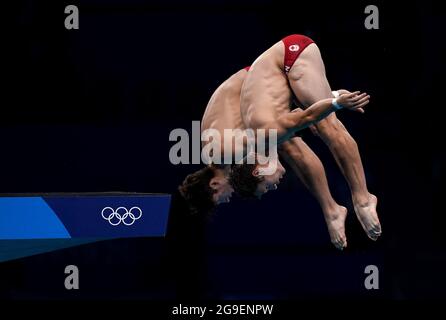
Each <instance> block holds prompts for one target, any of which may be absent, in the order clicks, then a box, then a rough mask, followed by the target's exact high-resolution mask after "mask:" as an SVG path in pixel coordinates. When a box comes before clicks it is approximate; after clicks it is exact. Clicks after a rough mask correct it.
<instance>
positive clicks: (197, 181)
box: [178, 166, 216, 214]
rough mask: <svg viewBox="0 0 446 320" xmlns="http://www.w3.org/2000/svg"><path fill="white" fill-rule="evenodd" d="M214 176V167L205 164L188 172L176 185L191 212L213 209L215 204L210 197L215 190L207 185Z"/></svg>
mask: <svg viewBox="0 0 446 320" xmlns="http://www.w3.org/2000/svg"><path fill="white" fill-rule="evenodd" d="M214 176H215V169H214V168H213V167H210V166H207V167H205V168H203V169H200V170H198V171H196V172H194V173H191V174H189V175H188V176H187V177H186V179H184V181H183V183H182V184H181V185H180V186H179V187H178V190H179V191H180V193H181V195H182V196H183V198H184V199H185V200H186V201H187V202H188V205H189V207H190V209H191V211H192V213H194V214H196V213H203V214H207V213H210V212H211V211H213V210H214V209H215V206H216V204H215V202H214V200H213V198H212V195H213V194H214V193H215V190H214V189H212V188H211V187H210V186H209V183H210V181H211V179H212V178H213V177H214Z"/></svg>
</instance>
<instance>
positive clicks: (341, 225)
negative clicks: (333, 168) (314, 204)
mask: <svg viewBox="0 0 446 320" xmlns="http://www.w3.org/2000/svg"><path fill="white" fill-rule="evenodd" d="M279 152H280V155H281V156H282V157H283V158H284V159H285V161H286V162H287V163H288V164H289V165H290V166H291V168H292V169H293V171H294V172H295V173H296V174H297V176H298V177H299V178H300V180H301V181H302V182H303V183H304V185H305V186H306V187H307V189H308V190H309V191H310V192H311V193H312V194H313V195H314V197H315V198H316V199H317V201H318V202H319V204H320V206H321V208H322V211H323V213H324V218H325V221H326V223H327V228H328V232H329V234H330V239H331V242H332V243H333V244H334V245H335V246H336V248H338V249H341V250H342V249H343V248H344V247H346V246H347V238H346V236H345V218H346V216H347V209H346V208H345V207H343V206H340V205H339V204H337V203H336V201H335V200H334V199H333V197H332V196H331V193H330V190H329V187H328V182H327V178H326V176H325V170H324V167H323V165H322V163H321V161H320V160H319V158H318V157H317V156H316V154H315V153H314V152H313V150H311V149H310V148H309V147H308V145H307V144H306V143H305V142H304V141H303V140H302V139H301V138H293V139H291V140H289V141H286V142H284V143H283V144H282V145H281V146H280V149H279Z"/></svg>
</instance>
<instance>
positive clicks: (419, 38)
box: [0, 0, 446, 299]
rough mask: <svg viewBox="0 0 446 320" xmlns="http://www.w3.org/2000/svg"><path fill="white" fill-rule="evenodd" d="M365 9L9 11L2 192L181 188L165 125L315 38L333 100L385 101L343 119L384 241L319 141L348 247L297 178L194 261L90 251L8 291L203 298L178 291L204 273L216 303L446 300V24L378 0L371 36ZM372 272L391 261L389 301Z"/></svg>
mask: <svg viewBox="0 0 446 320" xmlns="http://www.w3.org/2000/svg"><path fill="white" fill-rule="evenodd" d="M68 4H77V5H78V6H79V9H80V30H71V31H69V30H65V28H64V24H63V21H64V18H65V15H64V13H63V10H64V7H65V5H68ZM367 4H369V3H366V2H355V3H349V2H344V1H336V2H333V3H327V2H317V1H306V2H303V1H299V2H293V3H292V4H290V3H281V2H278V1H269V0H263V1H243V2H240V1H232V0H227V1H223V0H222V1H211V2H205V1H188V2H187V3H184V2H183V1H179V0H178V1H175V0H170V1H158V0H156V1H142V0H129V1H124V0H114V1H101V0H91V1H75V2H69V3H68V2H67V3H65V2H57V1H54V2H50V1H31V0H28V1H15V2H13V3H11V4H9V5H8V10H5V15H7V17H6V19H7V20H8V21H9V20H11V22H10V24H9V27H8V34H7V35H6V39H5V44H6V45H5V47H4V48H3V49H2V50H3V51H4V52H5V53H6V55H7V60H4V61H3V62H4V64H5V70H7V71H6V74H5V75H4V80H6V81H5V82H4V83H3V90H2V98H3V100H2V101H4V103H3V104H2V105H3V107H2V111H1V112H2V113H1V117H0V136H1V137H2V144H1V146H2V157H1V158H0V167H1V169H2V175H1V177H2V178H1V181H0V191H1V192H8V193H11V192H53V191H54V192H87V191H111V190H113V191H137V192H173V191H174V190H175V189H176V187H177V185H178V184H179V183H180V182H181V181H182V180H183V179H184V177H185V175H186V174H188V173H190V172H192V171H194V170H197V169H198V168H200V166H195V165H182V166H174V165H172V164H171V163H170V162H169V158H168V154H169V148H170V147H171V146H172V143H171V142H169V141H168V136H169V132H170V131H171V130H172V129H174V128H186V129H188V130H190V128H191V121H192V120H200V119H201V116H202V112H203V110H204V108H205V106H206V104H207V101H208V99H209V98H210V96H211V94H212V92H213V91H214V90H215V88H216V87H217V86H218V85H219V84H220V83H221V82H222V81H224V80H225V79H226V78H227V77H229V76H230V75H231V74H232V73H234V72H235V71H237V70H239V69H240V68H242V67H244V66H246V65H249V64H250V63H251V62H252V61H253V60H254V59H255V58H256V57H257V56H258V55H259V54H261V53H262V52H263V51H264V50H266V49H267V48H269V47H270V46H271V45H272V44H274V43H275V42H276V41H278V40H279V39H280V38H281V37H283V36H285V35H288V34H292V33H303V34H306V35H309V36H310V37H312V38H313V39H314V40H315V41H316V43H317V44H318V45H319V47H320V48H321V52H322V55H323V58H324V61H325V64H326V69H327V75H328V79H329V81H330V83H331V86H332V87H333V88H334V89H335V88H347V89H352V90H353V89H354V90H356V89H357V90H366V91H367V92H368V93H370V95H371V97H372V100H371V103H370V105H369V106H368V109H367V111H366V114H365V115H360V114H355V113H348V112H341V113H340V114H339V117H340V118H341V119H342V121H343V122H344V124H345V125H346V127H347V128H348V130H349V131H350V132H351V134H352V135H353V137H354V138H355V139H356V141H357V142H358V144H359V148H360V151H361V155H362V159H363V163H364V166H365V170H366V175H367V179H368V184H369V189H370V191H371V192H373V193H375V194H376V195H377V196H378V198H379V201H380V202H379V207H378V209H379V214H380V218H381V221H382V226H383V231H384V235H383V237H382V238H381V239H380V240H379V242H377V243H372V242H371V241H369V240H368V239H367V238H366V236H365V234H364V233H363V231H362V229H361V227H360V225H359V223H358V222H357V221H356V219H355V217H354V212H353V210H352V206H351V200H350V197H349V192H348V187H347V184H346V182H345V181H344V179H343V177H342V176H341V174H340V172H339V170H338V169H337V167H336V165H335V162H334V160H333V158H332V156H331V155H330V153H329V152H328V149H327V148H326V147H325V145H323V143H322V142H321V141H319V140H318V139H316V138H314V137H312V136H311V135H310V134H308V133H307V134H305V135H304V139H306V141H308V143H309V144H310V146H311V147H312V148H314V150H315V151H316V153H317V154H318V155H319V156H320V157H321V159H322V160H323V163H324V165H325V168H326V171H327V175H328V180H329V183H330V187H331V190H332V192H333V195H334V197H335V199H336V200H338V202H339V203H341V204H343V205H346V206H347V207H348V208H349V212H350V215H349V217H348V221H347V236H348V239H349V248H348V250H347V251H346V252H343V253H339V252H336V251H335V249H334V248H332V246H331V245H330V243H329V238H328V233H327V231H326V229H325V228H326V227H325V224H324V221H323V217H322V213H321V210H320V209H319V207H318V205H317V203H316V201H315V200H314V199H313V198H312V197H311V196H310V194H309V193H308V192H307V191H306V190H305V188H304V187H303V185H302V184H301V183H300V182H299V181H298V179H297V178H296V177H295V176H294V175H293V174H292V173H291V170H290V169H289V168H288V171H289V173H288V174H287V177H286V179H285V181H284V182H283V183H282V185H281V186H280V188H279V190H278V191H276V192H271V193H270V194H268V195H267V196H265V197H264V199H263V200H262V201H261V202H257V201H249V202H245V201H241V200H239V199H235V200H234V202H233V203H231V204H230V205H224V206H221V208H219V209H218V212H217V213H216V215H215V217H214V218H213V219H212V221H211V222H210V223H208V225H207V227H206V231H207V241H206V245H205V247H204V249H202V250H204V251H203V252H204V253H203V252H201V253H197V252H196V251H195V249H194V246H192V245H191V246H190V247H187V248H188V250H190V252H191V253H190V255H189V258H187V256H188V255H187V253H188V251H187V250H186V251H185V252H184V251H183V256H181V257H182V258H184V259H183V260H181V259H177V260H175V259H174V260H169V259H170V258H166V257H167V255H168V254H167V253H166V251H165V249H166V246H167V245H166V243H165V241H164V240H163V239H139V240H114V241H110V242H103V243H98V244H93V245H86V246H83V247H79V248H72V249H67V250H64V251H60V252H54V253H51V254H46V255H43V256H37V257H32V258H27V259H22V260H19V261H15V262H10V263H7V264H2V265H1V266H0V280H1V281H2V282H1V284H2V285H1V288H2V291H1V292H0V295H1V296H3V297H5V298H12V299H17V298H22V297H28V298H46V297H49V298H54V297H63V298H100V297H112V298H134V297H136V298H140V297H142V298H145V297H153V298H162V297H169V298H171V297H176V296H177V293H178V292H179V291H181V290H185V291H187V288H190V291H191V292H192V291H200V290H201V289H200V290H198V289H197V290H195V289H196V288H195V287H193V284H191V283H188V282H187V281H186V282H185V283H183V280H184V279H183V278H187V277H188V276H189V275H190V273H192V274H194V276H193V277H192V276H191V279H198V280H197V281H201V283H202V285H203V287H204V288H205V289H203V290H201V291H200V292H199V293H200V294H203V292H204V295H205V296H208V297H217V298H224V297H225V298H254V299H255V298H301V297H334V296H337V297H344V296H347V297H391V298H410V297H436V296H444V295H445V289H444V288H445V285H446V282H445V281H444V278H443V277H441V276H440V271H441V270H442V267H443V265H444V262H445V252H444V244H445V240H444V237H443V234H444V231H443V228H442V226H443V224H442V215H440V214H438V215H434V214H433V213H434V209H433V207H434V205H435V204H436V203H438V202H436V201H439V199H440V198H439V197H440V192H439V191H436V190H437V189H436V187H439V186H440V185H441V181H442V177H444V159H445V157H444V151H443V150H442V149H441V148H440V146H441V144H440V137H441V134H440V132H441V128H442V126H441V118H440V116H439V113H440V112H441V111H440V110H439V109H440V108H441V107H442V106H439V105H438V104H432V103H431V102H430V101H431V100H429V98H433V96H432V93H433V92H436V91H437V92H441V88H440V83H441V81H440V80H442V75H443V71H444V63H442V62H441V63H440V57H443V56H444V53H445V52H444V44H443V39H444V34H443V32H442V23H443V21H444V20H443V16H444V15H443V14H442V13H441V11H440V10H439V8H437V7H436V6H435V5H434V4H432V3H430V2H429V1H423V2H421V1H420V2H417V3H416V2H414V3H411V2H407V3H405V4H404V5H397V4H393V5H391V4H390V3H389V2H383V1H378V2H376V3H375V4H376V5H377V6H378V8H379V9H380V29H379V30H366V29H365V28H364V19H365V14H364V8H365V6H366V5H367ZM440 101H441V100H440ZM431 145H433V146H434V147H433V148H432V147H431ZM438 213H440V212H438ZM192 243H193V242H192ZM203 255H204V258H203ZM200 259H202V260H200ZM172 261H174V263H172ZM197 261H198V262H197ZM203 261H204V262H203ZM194 263H195V264H194ZM67 264H76V265H78V266H79V268H80V269H81V270H82V271H81V272H82V280H81V282H82V285H83V290H81V291H78V292H67V291H65V290H64V288H63V287H62V286H63V279H64V276H65V275H64V274H63V269H64V267H65V266H66V265H67ZM368 264H376V265H378V266H379V267H380V270H381V274H380V275H381V290H379V291H376V292H367V291H366V290H364V287H363V280H364V268H365V266H366V265H368ZM180 270H182V272H179V271H180ZM194 277H195V278H194ZM178 288H180V289H178ZM184 288H186V289H184Z"/></svg>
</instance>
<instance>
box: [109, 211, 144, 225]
mask: <svg viewBox="0 0 446 320" xmlns="http://www.w3.org/2000/svg"><path fill="white" fill-rule="evenodd" d="M101 216H102V218H104V219H105V220H107V221H108V222H109V223H110V224H111V225H112V226H117V225H119V224H120V223H121V222H122V223H123V224H124V225H126V226H131V225H132V224H134V223H135V221H136V220H138V219H139V218H141V217H142V210H141V208H139V207H132V208H130V210H127V208H126V207H119V208H118V209H116V210H115V209H113V208H111V207H105V208H104V209H102V212H101Z"/></svg>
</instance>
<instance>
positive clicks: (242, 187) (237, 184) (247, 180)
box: [229, 163, 263, 198]
mask: <svg viewBox="0 0 446 320" xmlns="http://www.w3.org/2000/svg"><path fill="white" fill-rule="evenodd" d="M255 168H256V164H246V163H244V164H234V165H233V166H232V170H231V174H230V176H229V183H230V184H231V185H232V187H233V188H234V191H235V192H236V193H237V194H238V195H240V196H241V197H243V198H256V191H257V186H258V184H259V183H260V182H262V180H263V178H261V177H258V176H254V175H253V174H252V172H253V171H254V169H255Z"/></svg>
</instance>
